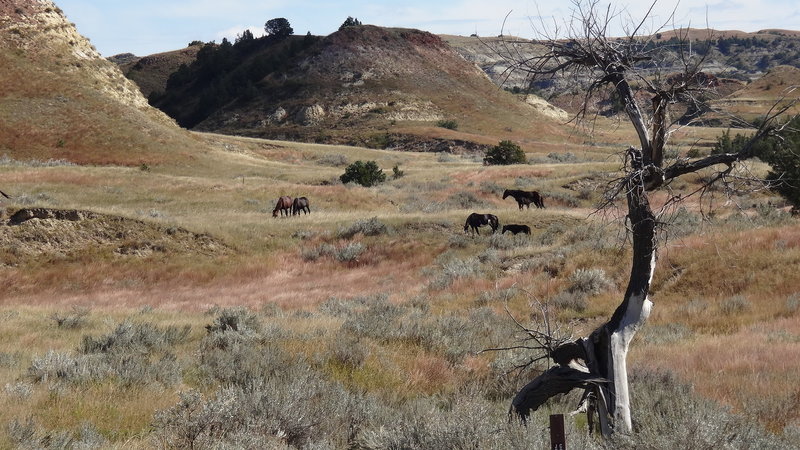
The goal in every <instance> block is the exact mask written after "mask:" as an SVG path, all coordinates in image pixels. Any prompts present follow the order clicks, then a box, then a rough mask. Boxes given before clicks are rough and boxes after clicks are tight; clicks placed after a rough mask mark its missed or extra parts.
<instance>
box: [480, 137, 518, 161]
mask: <svg viewBox="0 0 800 450" xmlns="http://www.w3.org/2000/svg"><path fill="white" fill-rule="evenodd" d="M483 162H484V163H485V164H488V165H508V164H525V163H527V159H526V158H525V152H524V151H523V150H522V148H521V147H520V146H519V145H518V144H515V143H514V142H511V141H500V143H499V144H497V145H495V146H494V147H492V148H490V149H489V150H486V156H485V157H484V158H483Z"/></svg>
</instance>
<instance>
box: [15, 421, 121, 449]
mask: <svg viewBox="0 0 800 450" xmlns="http://www.w3.org/2000/svg"><path fill="white" fill-rule="evenodd" d="M6 431H7V435H8V438H9V439H10V441H11V442H12V443H14V445H15V447H16V448H27V449H42V450H49V449H53V450H55V449H85V450H89V449H103V448H108V447H109V442H108V440H107V439H106V438H105V437H104V436H103V435H102V434H100V432H98V431H97V429H96V428H95V427H94V426H93V425H92V424H90V423H83V424H82V425H81V426H80V428H79V429H77V430H75V431H74V432H70V431H56V430H48V429H46V428H44V427H42V426H41V425H39V424H38V423H37V422H36V420H35V419H34V418H33V417H28V418H27V419H25V420H19V419H14V420H12V421H11V422H10V423H9V424H8V426H7V427H6Z"/></svg>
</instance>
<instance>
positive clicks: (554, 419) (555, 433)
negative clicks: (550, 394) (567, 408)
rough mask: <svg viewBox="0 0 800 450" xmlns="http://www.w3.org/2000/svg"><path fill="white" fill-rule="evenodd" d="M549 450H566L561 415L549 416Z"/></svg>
mask: <svg viewBox="0 0 800 450" xmlns="http://www.w3.org/2000/svg"><path fill="white" fill-rule="evenodd" d="M550 450H567V436H566V434H565V433H564V415H563V414H551V415H550Z"/></svg>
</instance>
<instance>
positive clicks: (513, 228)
mask: <svg viewBox="0 0 800 450" xmlns="http://www.w3.org/2000/svg"><path fill="white" fill-rule="evenodd" d="M506 231H510V232H511V233H513V234H517V233H525V234H531V227H529V226H527V225H516V224H510V225H503V232H502V233H500V234H506Z"/></svg>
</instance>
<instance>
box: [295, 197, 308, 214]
mask: <svg viewBox="0 0 800 450" xmlns="http://www.w3.org/2000/svg"><path fill="white" fill-rule="evenodd" d="M300 211H303V214H311V207H310V206H308V199H307V198H305V197H297V198H296V199H294V202H292V215H293V216H294V215H300Z"/></svg>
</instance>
